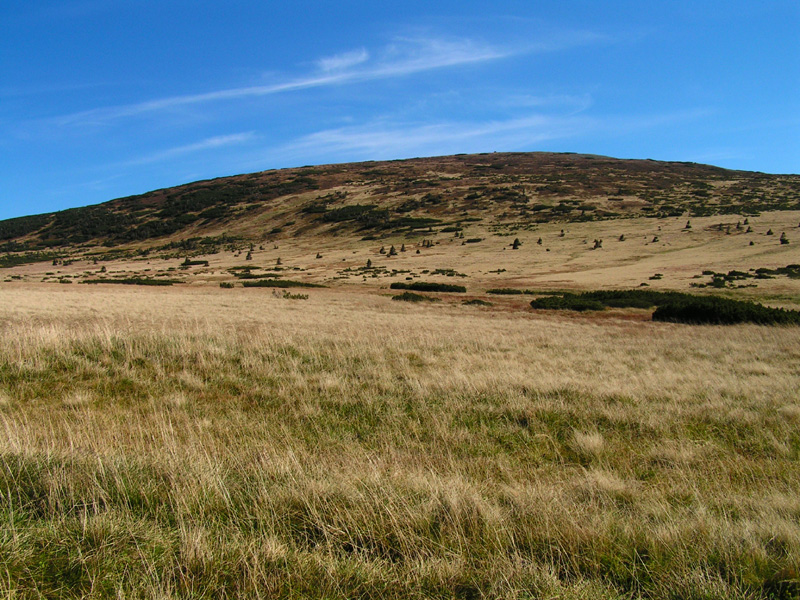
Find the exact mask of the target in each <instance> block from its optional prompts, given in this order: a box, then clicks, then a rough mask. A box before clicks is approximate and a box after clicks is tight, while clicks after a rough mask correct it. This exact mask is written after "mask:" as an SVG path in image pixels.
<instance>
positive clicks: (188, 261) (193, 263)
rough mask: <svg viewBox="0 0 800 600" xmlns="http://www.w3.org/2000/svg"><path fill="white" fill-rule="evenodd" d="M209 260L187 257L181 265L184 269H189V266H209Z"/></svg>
mask: <svg viewBox="0 0 800 600" xmlns="http://www.w3.org/2000/svg"><path fill="white" fill-rule="evenodd" d="M207 266H208V261H207V260H191V259H189V258H187V259H186V260H184V261H183V262H182V263H181V267H183V268H184V269H188V268H189V267H207Z"/></svg>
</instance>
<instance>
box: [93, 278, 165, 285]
mask: <svg viewBox="0 0 800 600" xmlns="http://www.w3.org/2000/svg"><path fill="white" fill-rule="evenodd" d="M81 283H119V284H122V285H172V284H173V283H181V282H180V281H179V280H177V279H149V278H147V277H128V278H125V279H107V278H102V279H86V280H84V281H82V282H81Z"/></svg>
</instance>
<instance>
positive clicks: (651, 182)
mask: <svg viewBox="0 0 800 600" xmlns="http://www.w3.org/2000/svg"><path fill="white" fill-rule="evenodd" d="M787 209H791V210H798V209H800V176H780V175H765V174H763V173H749V172H742V171H728V170H725V169H720V168H717V167H711V166H706V165H698V164H694V163H674V162H657V161H649V160H646V161H642V160H618V159H611V158H606V157H601V156H591V155H577V154H550V153H524V154H497V153H495V154H484V155H457V156H445V157H438V158H421V159H412V160H400V161H391V162H367V163H356V164H342V165H326V166H320V167H303V168H297V169H284V170H278V171H264V172H261V173H254V174H250V175H239V176H234V177H225V178H220V179H214V180H209V181H200V182H196V183H191V184H187V185H182V186H178V187H175V188H169V189H163V190H157V191H154V192H149V193H146V194H142V195H139V196H131V197H127V198H120V199H117V200H112V201H110V202H106V203H103V204H99V205H95V206H87V207H83V208H75V209H70V210H65V211H61V212H56V213H50V214H43V215H34V216H29V217H22V218H17V219H10V220H6V221H2V222H0V241H2V242H5V244H6V248H5V250H6V251H10V250H11V251H13V250H14V249H18V248H19V249H31V250H33V249H43V248H54V247H63V246H68V245H74V244H86V243H95V244H101V243H105V244H123V243H130V242H141V241H150V240H155V239H159V238H163V237H165V236H177V237H191V236H198V235H200V236H202V235H215V234H219V233H220V231H222V230H224V231H225V232H227V233H228V234H230V235H239V236H242V237H244V238H245V239H251V240H259V239H265V238H268V237H269V238H274V237H280V235H279V234H283V235H284V236H285V235H287V234H294V235H300V234H303V233H306V232H314V233H327V232H337V231H340V230H342V229H348V230H352V231H365V232H367V231H369V232H387V231H390V232H395V233H397V232H400V231H404V230H405V231H408V230H413V229H420V228H428V227H430V226H432V225H443V224H453V222H459V221H463V220H470V219H476V218H477V219H484V220H486V221H491V222H492V223H494V224H502V223H508V222H517V223H526V224H527V223H545V222H574V221H585V220H595V219H611V218H618V217H629V216H651V217H659V216H682V215H684V214H686V215H689V216H709V215H717V214H722V215H726V214H742V215H748V214H750V215H752V214H758V213H759V212H762V211H769V210H787ZM278 230H280V231H278Z"/></svg>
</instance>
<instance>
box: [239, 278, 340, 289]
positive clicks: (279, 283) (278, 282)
mask: <svg viewBox="0 0 800 600" xmlns="http://www.w3.org/2000/svg"><path fill="white" fill-rule="evenodd" d="M242 286H243V287H248V288H249V287H268V288H290V287H304V288H321V287H325V286H324V285H320V284H318V283H306V282H304V281H292V280H291V279H258V280H256V281H243V282H242Z"/></svg>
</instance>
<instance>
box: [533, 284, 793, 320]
mask: <svg viewBox="0 0 800 600" xmlns="http://www.w3.org/2000/svg"><path fill="white" fill-rule="evenodd" d="M531 307H532V308H535V309H551V310H575V311H586V310H604V309H605V308H645V309H646V308H652V307H656V310H655V312H653V320H654V321H670V322H674V323H690V324H717V325H732V324H736V323H756V324H759V325H800V312H799V311H794V310H785V309H782V308H770V307H767V306H763V305H761V304H757V303H755V302H750V301H744V300H733V299H730V298H720V297H719V296H696V295H693V294H685V293H681V292H657V291H653V290H608V291H593V292H583V293H581V294H573V293H568V292H564V293H561V294H560V295H559V296H549V297H545V298H537V299H535V300H533V301H532V302H531Z"/></svg>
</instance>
